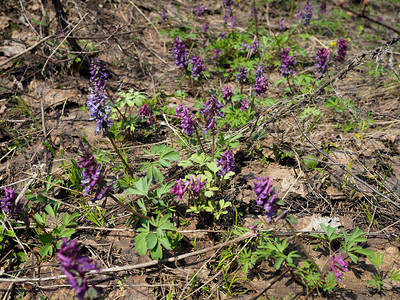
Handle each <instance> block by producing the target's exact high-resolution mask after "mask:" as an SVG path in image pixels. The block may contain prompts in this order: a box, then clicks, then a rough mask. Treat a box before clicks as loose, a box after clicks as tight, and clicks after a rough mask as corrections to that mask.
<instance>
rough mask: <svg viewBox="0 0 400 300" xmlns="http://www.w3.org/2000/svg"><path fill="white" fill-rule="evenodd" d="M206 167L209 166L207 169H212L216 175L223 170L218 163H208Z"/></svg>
mask: <svg viewBox="0 0 400 300" xmlns="http://www.w3.org/2000/svg"><path fill="white" fill-rule="evenodd" d="M206 165H207V168H208V169H210V170H211V171H212V172H213V173H214V174H216V173H217V172H218V171H219V170H221V168H222V167H221V166H219V167H218V165H217V162H216V161H213V162H210V163H207V164H206Z"/></svg>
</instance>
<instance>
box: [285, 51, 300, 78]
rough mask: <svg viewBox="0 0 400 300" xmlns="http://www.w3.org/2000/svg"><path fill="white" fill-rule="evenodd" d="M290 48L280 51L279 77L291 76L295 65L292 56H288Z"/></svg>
mask: <svg viewBox="0 0 400 300" xmlns="http://www.w3.org/2000/svg"><path fill="white" fill-rule="evenodd" d="M289 52H290V47H288V48H282V50H281V63H282V65H281V77H288V76H289V75H292V74H293V67H294V66H295V65H296V64H297V63H296V61H295V60H294V59H293V56H290V55H289Z"/></svg>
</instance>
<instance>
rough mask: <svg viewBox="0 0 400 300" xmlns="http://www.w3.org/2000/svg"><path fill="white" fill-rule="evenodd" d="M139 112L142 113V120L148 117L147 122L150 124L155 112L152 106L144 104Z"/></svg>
mask: <svg viewBox="0 0 400 300" xmlns="http://www.w3.org/2000/svg"><path fill="white" fill-rule="evenodd" d="M139 113H140V117H141V118H142V120H143V121H144V120H146V117H147V123H149V124H150V122H151V115H152V113H153V110H152V109H151V107H150V106H149V105H148V104H143V106H142V107H140V108H139Z"/></svg>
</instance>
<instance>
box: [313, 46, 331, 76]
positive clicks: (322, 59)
mask: <svg viewBox="0 0 400 300" xmlns="http://www.w3.org/2000/svg"><path fill="white" fill-rule="evenodd" d="M329 60H330V59H329V49H326V48H319V49H318V52H317V57H316V64H315V67H316V68H317V73H318V75H320V76H322V75H324V74H325V73H326V71H327V70H328V64H329Z"/></svg>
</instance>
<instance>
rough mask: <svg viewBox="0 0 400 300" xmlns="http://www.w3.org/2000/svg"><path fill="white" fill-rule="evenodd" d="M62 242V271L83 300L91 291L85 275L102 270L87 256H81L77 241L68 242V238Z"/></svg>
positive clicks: (60, 258)
mask: <svg viewBox="0 0 400 300" xmlns="http://www.w3.org/2000/svg"><path fill="white" fill-rule="evenodd" d="M62 241H63V242H62V244H61V247H60V251H59V252H58V253H57V257H58V259H59V260H60V263H61V271H62V272H63V273H64V274H65V275H67V278H68V280H69V283H70V284H71V289H75V291H76V296H77V297H78V299H82V300H83V299H85V293H86V291H87V290H88V289H89V287H88V284H87V279H86V278H85V275H86V274H87V273H89V272H90V271H91V270H96V271H100V268H99V267H98V266H97V265H96V263H95V262H93V260H91V259H90V258H89V257H88V256H87V255H80V253H79V252H80V249H79V247H78V246H77V241H76V239H73V240H69V241H68V240H67V238H63V239H62ZM93 288H95V287H93ZM95 289H97V288H95Z"/></svg>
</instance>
